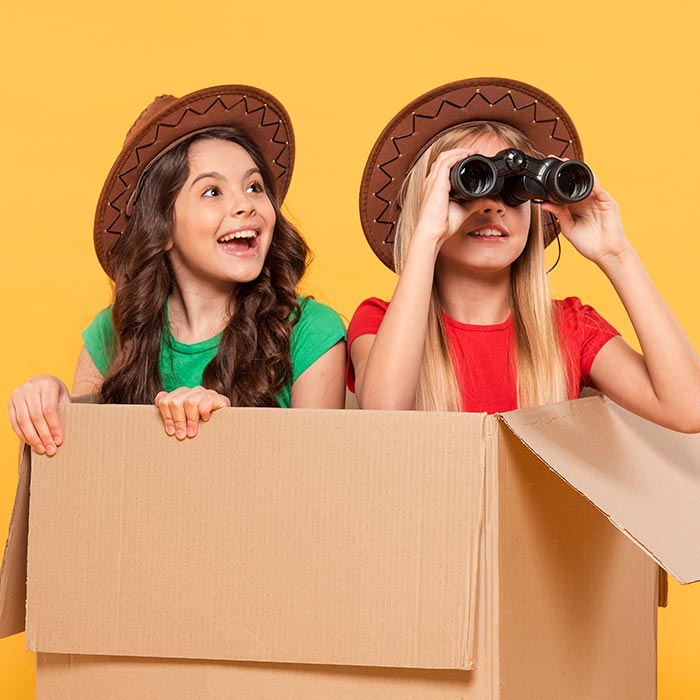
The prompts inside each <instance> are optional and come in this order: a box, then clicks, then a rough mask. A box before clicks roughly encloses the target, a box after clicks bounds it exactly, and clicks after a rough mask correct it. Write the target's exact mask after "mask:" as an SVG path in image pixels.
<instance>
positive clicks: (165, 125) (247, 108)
mask: <svg viewBox="0 0 700 700" xmlns="http://www.w3.org/2000/svg"><path fill="white" fill-rule="evenodd" d="M241 102H243V103H244V105H245V112H246V114H254V113H255V112H259V111H261V112H262V114H261V116H260V124H259V125H260V126H265V127H267V126H274V125H275V123H276V124H277V128H276V129H275V133H274V136H273V137H272V139H271V140H272V142H273V143H277V144H280V145H281V146H282V148H281V149H280V152H279V153H278V154H277V156H276V157H275V158H274V159H273V162H274V163H275V164H276V165H277V166H279V167H280V168H282V172H281V173H280V174H279V175H278V176H277V179H278V180H279V179H280V178H281V177H283V176H284V174H285V173H286V171H287V170H288V167H287V166H285V165H282V164H281V163H279V162H278V159H279V158H280V157H281V156H282V154H283V153H284V151H285V150H286V149H287V148H288V144H287V142H286V141H279V140H278V139H277V135H278V133H279V130H280V129H281V128H282V120H281V119H276V120H273V121H270V122H268V123H265V121H264V120H265V114H266V112H267V105H265V104H261V105H260V106H256V107H255V108H253V109H251V108H250V105H249V104H248V98H247V97H246V96H244V97H243V98H241V99H240V100H238V101H236V102H234V103H233V104H232V105H231V106H230V107H228V106H226V103H225V102H224V101H223V100H222V99H221V96H217V97H216V99H214V100H213V101H212V102H211V103H210V104H209V106H208V107H206V109H204V110H202V111H199V110H197V109H194V108H193V107H186V108H185V109H184V110H183V111H182V113H181V115H180V118H179V119H178V120H177V121H176V122H175V123H168V122H161V123H160V124H158V125H157V127H156V131H155V136H154V138H153V139H152V140H151V141H150V142H149V143H145V144H141V145H140V146H137V147H136V148H135V149H134V153H135V155H136V164H135V165H134V166H133V167H132V168H129V170H126V171H124V172H122V173H120V174H119V178H118V179H119V181H120V182H121V183H122V185H123V189H122V190H121V192H119V193H118V194H117V195H116V196H115V197H113V198H112V199H111V200H110V202H109V207H110V209H112V210H114V211H115V212H116V216H115V217H114V218H113V219H112V221H111V222H110V224H109V226H107V229H106V230H107V232H108V233H113V234H117V235H120V236H121V234H122V232H121V231H114V230H113V229H112V227H113V226H114V225H115V224H116V223H117V221H119V218H120V217H121V211H120V210H119V209H118V208H117V207H116V206H114V202H116V201H117V200H118V199H119V198H120V197H122V196H123V195H124V193H125V192H126V191H127V190H128V189H129V186H128V184H127V183H126V182H125V181H124V177H125V176H127V175H128V174H129V173H131V172H133V171H134V170H136V169H137V168H138V167H139V166H140V165H141V153H140V152H141V151H142V150H144V149H147V148H150V147H151V146H152V145H153V144H154V143H155V142H156V141H157V140H158V137H159V136H160V133H161V129H174V128H177V127H178V126H179V125H180V124H181V123H182V121H183V119H184V118H185V117H186V116H187V115H188V114H189V113H192V114H196V115H197V116H199V117H202V116H204V115H205V114H207V113H208V112H209V111H210V110H211V109H212V108H213V107H214V106H215V105H216V104H217V103H219V104H221V106H222V107H223V108H224V109H225V110H226V111H227V112H229V111H231V110H232V109H233V108H234V107H236V106H237V105H238V104H240V103H241ZM270 111H272V110H270ZM273 114H274V111H273ZM275 116H277V115H275Z"/></svg>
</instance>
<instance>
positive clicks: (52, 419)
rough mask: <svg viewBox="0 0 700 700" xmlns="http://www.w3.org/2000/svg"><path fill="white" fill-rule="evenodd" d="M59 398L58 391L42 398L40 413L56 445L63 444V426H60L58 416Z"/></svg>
mask: <svg viewBox="0 0 700 700" xmlns="http://www.w3.org/2000/svg"><path fill="white" fill-rule="evenodd" d="M59 400H60V392H59V395H57V396H53V395H51V396H47V397H45V398H44V399H43V400H42V409H43V410H42V415H43V416H44V418H45V421H46V425H47V427H48V430H49V433H50V435H51V438H52V439H53V443H54V445H56V447H59V446H60V445H62V444H63V427H62V426H61V419H60V418H59V417H58V402H59ZM47 450H48V445H47Z"/></svg>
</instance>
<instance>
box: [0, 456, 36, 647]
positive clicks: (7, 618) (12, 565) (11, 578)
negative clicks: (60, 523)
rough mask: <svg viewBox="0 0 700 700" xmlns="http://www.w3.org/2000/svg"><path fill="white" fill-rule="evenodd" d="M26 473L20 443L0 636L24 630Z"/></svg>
mask: <svg viewBox="0 0 700 700" xmlns="http://www.w3.org/2000/svg"><path fill="white" fill-rule="evenodd" d="M30 474H31V452H30V448H29V447H27V446H26V445H23V446H22V448H21V451H20V460H19V482H18V484H17V492H16V494H15V503H14V506H13V508H12V516H11V518H10V528H9V532H8V535H7V542H6V544H5V554H4V556H3V560H2V568H1V569H0V637H9V636H10V635H13V634H17V633H18V632H23V631H24V620H25V612H26V603H27V536H28V531H29V482H30Z"/></svg>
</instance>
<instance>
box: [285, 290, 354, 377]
mask: <svg viewBox="0 0 700 700" xmlns="http://www.w3.org/2000/svg"><path fill="white" fill-rule="evenodd" d="M299 306H300V307H301V316H300V317H299V321H298V322H297V324H296V325H295V326H294V328H293V330H292V338H291V356H292V382H295V381H296V380H297V379H298V378H299V376H300V375H301V374H302V372H304V371H305V370H307V369H308V368H309V367H311V365H312V364H313V363H314V362H316V360H318V358H319V357H321V355H323V354H325V353H326V352H327V351H328V350H330V349H331V348H332V347H333V346H334V345H335V344H336V343H337V342H338V341H340V340H344V339H345V325H344V324H343V321H342V320H341V318H340V316H338V314H337V313H336V312H335V311H333V309H331V307H330V306H326V305H325V304H321V303H320V302H318V301H314V300H313V299H311V298H310V297H305V298H300V299H299Z"/></svg>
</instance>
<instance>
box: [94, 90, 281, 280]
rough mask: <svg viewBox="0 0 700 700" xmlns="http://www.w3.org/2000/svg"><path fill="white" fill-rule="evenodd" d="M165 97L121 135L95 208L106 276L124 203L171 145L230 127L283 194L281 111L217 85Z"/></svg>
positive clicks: (124, 217) (264, 97)
mask: <svg viewBox="0 0 700 700" xmlns="http://www.w3.org/2000/svg"><path fill="white" fill-rule="evenodd" d="M166 97H167V98H168V99H162V98H159V99H160V102H159V100H156V101H155V102H154V103H153V105H151V107H149V109H148V110H147V111H146V113H144V115H142V117H141V118H139V120H137V122H136V124H135V125H134V126H133V127H132V129H131V130H130V131H129V133H128V134H127V137H126V141H125V143H124V146H123V148H122V151H121V153H120V154H119V156H118V158H117V160H116V161H115V163H114V165H113V166H112V169H111V170H110V172H109V175H108V176H107V179H106V181H105V184H104V186H103V188H102V192H101V194H100V198H99V200H98V203H97V211H96V213H95V226H94V240H95V251H96V253H97V257H98V259H99V261H100V264H101V265H102V267H103V268H104V269H105V271H106V272H107V274H109V275H110V276H111V272H110V266H109V255H110V253H111V251H112V250H113V248H114V246H115V245H116V244H117V243H118V242H119V240H120V238H121V236H122V234H123V233H124V230H125V229H126V224H127V222H128V218H129V206H130V202H131V201H132V200H133V198H134V194H135V192H136V190H137V187H138V186H139V184H140V181H141V177H142V175H143V174H144V172H145V171H146V170H147V169H148V168H149V167H150V165H152V164H153V163H154V162H155V161H156V160H157V159H158V158H159V157H160V156H162V155H163V154H164V153H166V152H167V151H168V150H169V149H170V148H171V147H172V146H173V145H175V144H176V143H179V142H181V141H182V140H184V139H185V138H187V137H188V136H190V135H192V134H195V133H197V132H201V131H203V130H206V129H210V128H214V127H220V126H230V127H235V128H236V129H238V130H239V131H241V132H242V133H243V134H244V135H245V136H247V137H248V138H249V139H250V140H251V141H253V142H254V143H255V144H256V145H257V146H258V148H259V149H260V151H261V153H262V156H263V158H264V160H265V162H266V163H267V165H268V166H269V168H270V171H271V172H272V175H273V178H274V180H275V182H276V186H277V197H278V199H279V201H280V202H281V201H282V200H283V199H284V196H285V195H286V193H287V190H288V188H289V182H290V179H291V175H292V169H293V166H294V132H293V131H292V123H291V120H290V118H289V115H288V114H287V110H286V109H285V108H284V107H283V106H282V104H281V103H280V102H279V101H278V100H277V99H276V98H275V97H273V96H272V95H270V94H269V93H267V92H265V91H264V90H261V89H259V88H255V87H251V86H248V85H222V86H217V87H211V88H205V89H203V90H198V91H196V92H193V93H190V94H189V95H185V96H184V97H181V98H174V97H170V96H166ZM161 104H162V106H160V105H161ZM151 108H153V109H151ZM144 117H145V118H144ZM142 122H143V123H142Z"/></svg>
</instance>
